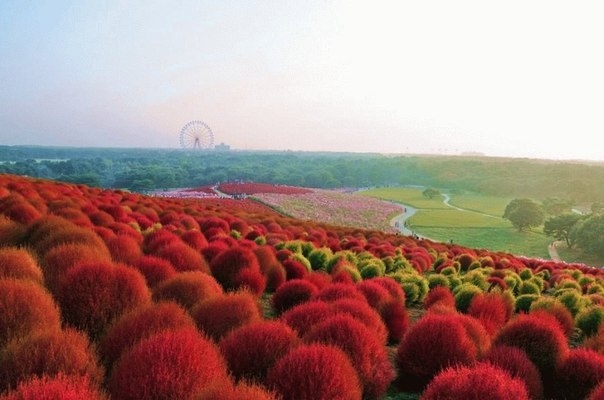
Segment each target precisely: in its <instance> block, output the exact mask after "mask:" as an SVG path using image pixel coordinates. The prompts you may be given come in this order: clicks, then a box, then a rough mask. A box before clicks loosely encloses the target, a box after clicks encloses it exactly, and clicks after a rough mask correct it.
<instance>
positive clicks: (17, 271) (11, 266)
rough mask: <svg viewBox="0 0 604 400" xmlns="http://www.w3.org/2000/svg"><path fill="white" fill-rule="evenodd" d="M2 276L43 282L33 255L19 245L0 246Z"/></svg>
mask: <svg viewBox="0 0 604 400" xmlns="http://www.w3.org/2000/svg"><path fill="white" fill-rule="evenodd" d="M4 278H15V279H27V280H30V281H32V282H36V283H39V284H42V283H43V282H44V275H42V270H41V269H40V266H39V265H38V262H37V261H36V259H35V258H34V256H33V255H32V254H31V253H30V252H29V251H28V250H27V249H24V248H20V247H0V279H4Z"/></svg>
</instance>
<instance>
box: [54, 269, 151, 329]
mask: <svg viewBox="0 0 604 400" xmlns="http://www.w3.org/2000/svg"><path fill="white" fill-rule="evenodd" d="M57 298H58V301H59V304H60V305H61V310H62V311H63V313H64V315H63V317H64V318H65V320H66V321H67V322H68V323H69V324H71V325H72V326H74V327H77V328H79V329H82V330H85V331H86V332H88V334H89V335H90V336H91V337H93V338H96V337H98V335H100V334H101V333H102V332H103V331H104V330H105V328H106V327H107V326H108V325H109V324H110V323H111V322H112V321H113V320H115V318H117V317H119V316H120V315H121V314H123V313H124V312H126V311H128V310H129V309H132V308H135V307H138V306H141V305H144V304H147V303H149V302H150V301H151V293H150V291H149V288H148V287H147V284H146V282H145V278H144V277H143V276H142V275H141V273H140V272H138V271H137V270H135V269H134V268H129V267H127V266H125V265H122V264H115V265H114V264H111V263H108V262H96V263H95V262H91V263H83V264H79V265H77V266H75V267H73V268H71V269H70V270H69V271H68V272H67V274H66V275H65V278H64V279H63V280H62V281H61V282H60V284H59V290H58V295H57Z"/></svg>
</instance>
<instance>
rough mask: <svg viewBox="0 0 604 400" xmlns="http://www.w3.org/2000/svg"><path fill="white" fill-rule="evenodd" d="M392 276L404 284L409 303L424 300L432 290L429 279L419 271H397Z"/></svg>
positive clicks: (406, 298)
mask: <svg viewBox="0 0 604 400" xmlns="http://www.w3.org/2000/svg"><path fill="white" fill-rule="evenodd" d="M390 277H391V278H393V279H394V280H395V281H397V282H398V283H399V284H400V285H401V286H402V288H403V290H404V291H405V300H406V304H407V305H410V304H413V303H421V302H423V301H424V298H425V297H426V295H427V294H428V291H429V290H430V286H429V284H428V280H427V279H426V278H424V277H423V276H421V275H418V274H417V273H401V272H397V273H395V274H392V275H390Z"/></svg>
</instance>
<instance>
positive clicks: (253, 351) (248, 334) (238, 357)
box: [219, 321, 299, 383]
mask: <svg viewBox="0 0 604 400" xmlns="http://www.w3.org/2000/svg"><path fill="white" fill-rule="evenodd" d="M298 342H299V339H298V335H297V334H296V332H295V331H294V330H293V329H292V328H290V327H289V326H288V325H287V324H285V323H284V322H281V321H259V322H254V323H251V324H248V325H244V326H242V327H240V328H237V329H235V330H233V331H231V332H230V333H229V334H227V335H226V336H225V337H223V338H222V339H221V340H220V342H219V347H220V350H221V351H222V354H223V355H224V357H225V359H226V361H227V364H228V366H229V370H230V371H231V373H232V374H233V376H234V377H235V378H236V379H238V380H246V381H247V380H249V381H255V382H257V383H263V382H264V379H265V378H266V373H267V371H268V370H269V368H270V367H272V366H273V364H274V363H275V362H276V361H277V360H278V359H279V358H281V357H282V356H284V355H285V354H286V353H287V352H288V351H289V350H291V349H292V348H293V347H295V346H296V345H298Z"/></svg>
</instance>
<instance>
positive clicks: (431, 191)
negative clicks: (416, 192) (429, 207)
mask: <svg viewBox="0 0 604 400" xmlns="http://www.w3.org/2000/svg"><path fill="white" fill-rule="evenodd" d="M422 195H423V196H424V197H425V198H427V199H430V200H432V199H433V198H434V197H436V196H440V192H439V191H438V190H436V189H434V188H427V189H426V190H424V191H423V192H422Z"/></svg>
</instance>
